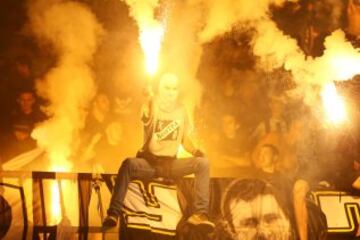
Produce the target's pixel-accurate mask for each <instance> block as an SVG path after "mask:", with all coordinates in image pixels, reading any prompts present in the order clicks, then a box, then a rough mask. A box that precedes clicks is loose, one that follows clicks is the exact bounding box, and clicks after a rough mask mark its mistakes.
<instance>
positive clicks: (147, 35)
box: [140, 24, 164, 76]
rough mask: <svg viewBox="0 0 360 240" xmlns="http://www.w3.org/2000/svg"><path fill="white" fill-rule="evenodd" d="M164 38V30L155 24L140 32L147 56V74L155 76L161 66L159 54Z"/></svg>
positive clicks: (141, 42) (142, 45)
mask: <svg viewBox="0 0 360 240" xmlns="http://www.w3.org/2000/svg"><path fill="white" fill-rule="evenodd" d="M163 36H164V28H163V26H162V25H160V24H154V25H152V26H150V27H147V28H144V29H142V30H141V31H140V45H141V48H142V49H143V51H144V55H145V66H146V72H147V73H148V74H150V75H151V76H153V75H155V73H156V71H157V69H158V66H159V53H160V49H161V42H162V39H163Z"/></svg>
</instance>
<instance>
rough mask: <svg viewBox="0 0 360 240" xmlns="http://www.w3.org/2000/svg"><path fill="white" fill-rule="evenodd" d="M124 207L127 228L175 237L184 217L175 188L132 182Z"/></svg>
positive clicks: (159, 184) (158, 184)
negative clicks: (179, 223)
mask: <svg viewBox="0 0 360 240" xmlns="http://www.w3.org/2000/svg"><path fill="white" fill-rule="evenodd" d="M124 205H125V207H124V209H123V210H124V214H125V219H126V225H127V227H129V228H136V229H147V230H150V231H152V232H156V233H161V234H166V235H175V233H176V226H177V224H178V222H179V220H180V218H181V216H182V215H181V211H180V206H179V203H178V200H177V192H176V187H175V186H173V185H166V184H161V183H155V182H153V183H149V185H148V186H147V187H145V186H144V183H143V182H141V181H138V180H135V181H132V182H131V183H130V185H129V188H128V191H127V194H126V198H125V201H124Z"/></svg>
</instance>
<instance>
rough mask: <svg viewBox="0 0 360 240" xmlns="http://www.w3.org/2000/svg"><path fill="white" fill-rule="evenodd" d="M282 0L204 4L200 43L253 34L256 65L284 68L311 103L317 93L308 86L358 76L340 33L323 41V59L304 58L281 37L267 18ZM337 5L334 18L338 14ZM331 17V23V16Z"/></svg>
mask: <svg viewBox="0 0 360 240" xmlns="http://www.w3.org/2000/svg"><path fill="white" fill-rule="evenodd" d="M285 2H286V1H285V0H277V1H276V0H267V1H264V0H259V1H246V0H241V1H235V2H234V1H230V0H227V1H220V0H211V1H204V4H205V5H206V9H208V14H207V19H206V24H205V27H204V29H203V30H202V32H201V33H200V39H201V41H203V42H207V41H211V40H212V39H213V38H214V37H216V36H218V35H221V34H224V33H226V32H229V31H230V30H232V29H233V28H234V27H236V28H238V29H240V30H242V31H251V32H253V37H252V50H253V53H254V55H255V56H257V57H258V58H259V62H258V66H259V67H260V68H262V69H263V70H265V71H268V72H271V71H272V70H274V69H276V68H280V67H284V68H285V69H286V70H289V71H290V72H291V74H292V77H293V79H294V80H295V82H296V83H297V86H298V90H300V92H301V93H300V94H301V95H303V97H304V100H305V102H307V103H309V104H310V103H311V102H312V101H313V99H314V95H316V94H317V93H316V92H314V91H309V89H316V88H311V86H314V85H315V86H321V87H322V86H324V85H325V84H326V83H329V82H333V81H336V80H337V81H339V80H347V79H350V78H351V77H352V76H354V75H355V74H359V73H360V65H359V64H360V62H359V57H360V53H359V50H358V49H355V48H353V47H352V45H351V44H350V43H349V42H347V41H346V39H345V34H344V33H343V32H342V31H341V30H337V31H335V32H333V33H332V34H331V35H330V36H328V37H327V38H326V40H325V48H326V50H325V52H324V54H323V56H321V57H318V58H315V59H312V58H306V57H305V55H304V53H303V52H302V51H301V49H300V48H299V46H298V45H297V42H296V40H295V39H293V38H291V37H289V36H287V35H285V34H284V33H283V32H282V31H281V30H280V29H279V28H278V26H277V25H276V23H275V22H274V21H272V19H271V15H270V7H271V6H282V5H283V4H284V3H285ZM339 8H341V6H337V8H336V11H335V13H334V14H335V15H336V16H338V15H339V11H340V10H339ZM331 17H332V21H333V22H334V21H335V20H334V19H335V17H334V16H331Z"/></svg>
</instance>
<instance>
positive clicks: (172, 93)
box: [158, 73, 179, 111]
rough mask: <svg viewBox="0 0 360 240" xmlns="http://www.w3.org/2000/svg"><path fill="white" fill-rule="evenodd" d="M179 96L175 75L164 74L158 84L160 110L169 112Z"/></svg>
mask: <svg viewBox="0 0 360 240" xmlns="http://www.w3.org/2000/svg"><path fill="white" fill-rule="evenodd" d="M178 96H179V84H178V78H177V76H176V75H175V74H172V73H166V74H164V75H163V76H162V77H161V79H160V82H159V89H158V99H159V104H160V108H161V109H162V110H165V111H171V110H172V109H173V108H174V107H175V105H176V103H177V99H178Z"/></svg>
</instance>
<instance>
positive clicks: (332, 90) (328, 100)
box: [321, 83, 347, 124]
mask: <svg viewBox="0 0 360 240" xmlns="http://www.w3.org/2000/svg"><path fill="white" fill-rule="evenodd" d="M321 97H322V100H323V105H324V110H325V115H326V118H327V120H328V121H329V122H330V123H332V124H340V123H343V122H345V121H346V119H347V112H346V108H345V102H344V100H343V98H342V97H341V96H340V95H339V94H338V93H337V90H336V86H335V84H334V83H328V84H326V85H325V86H324V87H323V89H322V91H321Z"/></svg>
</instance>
